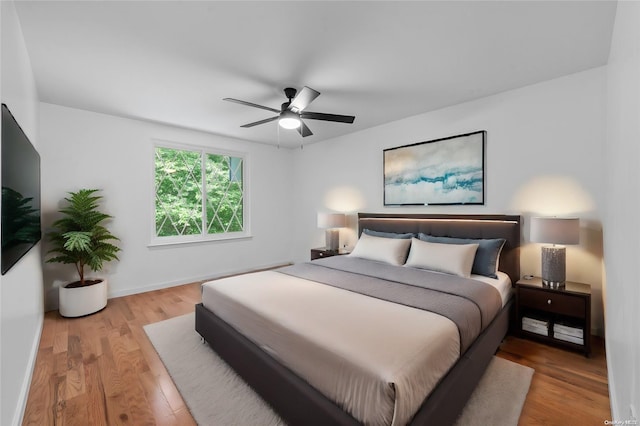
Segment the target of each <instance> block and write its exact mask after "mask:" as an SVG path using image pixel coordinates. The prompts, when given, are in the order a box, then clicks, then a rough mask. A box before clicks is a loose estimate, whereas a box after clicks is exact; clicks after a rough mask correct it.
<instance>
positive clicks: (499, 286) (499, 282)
mask: <svg viewBox="0 0 640 426" xmlns="http://www.w3.org/2000/svg"><path fill="white" fill-rule="evenodd" d="M496 275H497V276H498V278H489V277H485V276H484V275H475V274H471V278H472V279H474V280H478V281H482V282H485V283H487V284H489V285H491V286H493V287H494V288H495V289H496V290H498V292H499V293H500V298H501V299H502V307H503V308H504V306H505V305H506V304H507V302H508V301H509V299H510V298H511V295H512V293H513V290H512V288H511V278H509V275H507V274H505V273H504V272H501V271H498V272H497V273H496Z"/></svg>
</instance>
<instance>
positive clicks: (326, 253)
mask: <svg viewBox="0 0 640 426" xmlns="http://www.w3.org/2000/svg"><path fill="white" fill-rule="evenodd" d="M349 253H350V252H349V251H347V250H344V249H338V250H329V249H327V248H325V247H320V248H314V249H311V260H316V259H322V258H323V257H331V256H342V255H345V254H349Z"/></svg>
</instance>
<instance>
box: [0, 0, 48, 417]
mask: <svg viewBox="0 0 640 426" xmlns="http://www.w3.org/2000/svg"><path fill="white" fill-rule="evenodd" d="M0 15H1V24H0V33H1V36H0V38H1V39H2V47H1V52H2V53H1V56H0V68H1V72H0V73H1V75H2V77H1V83H0V97H1V98H2V102H3V103H5V104H7V106H8V107H9V109H10V110H11V112H12V113H13V115H14V117H15V118H16V120H17V121H18V123H19V124H20V126H21V127H22V129H23V130H24V132H25V133H26V134H27V136H28V137H29V139H30V140H31V143H33V145H34V146H35V147H36V149H37V150H40V143H39V140H38V96H37V92H36V85H35V81H34V78H33V72H32V69H31V63H30V61H29V56H28V54H27V50H26V47H25V44H24V38H23V36H22V30H21V28H20V22H19V21H18V17H17V15H16V11H15V8H14V4H13V2H9V1H2V2H0ZM40 250H41V244H38V245H36V246H35V247H34V248H32V249H31V251H29V253H27V254H26V255H25V256H24V257H23V258H22V259H21V260H20V261H18V263H16V264H15V265H14V266H13V267H12V268H11V269H10V270H9V271H8V272H7V274H6V275H4V276H3V277H2V282H0V348H1V352H0V363H1V366H0V383H1V384H0V395H1V396H0V400H1V401H2V403H1V408H0V424H2V425H18V424H20V423H21V422H22V416H23V413H24V406H25V403H26V398H27V393H28V390H29V383H30V381H31V373H32V371H33V365H34V362H35V358H36V353H37V350H38V343H39V340H40V331H41V330H42V318H43V310H42V308H43V289H42V262H41V253H40Z"/></svg>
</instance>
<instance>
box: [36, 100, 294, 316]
mask: <svg viewBox="0 0 640 426" xmlns="http://www.w3.org/2000/svg"><path fill="white" fill-rule="evenodd" d="M40 118H41V121H40V123H41V140H42V150H41V155H42V164H43V170H42V181H43V186H42V193H43V200H42V208H43V225H44V227H45V229H47V228H48V227H50V225H51V223H52V221H53V220H54V219H55V218H56V217H58V214H57V211H58V210H59V208H60V207H61V204H60V203H61V200H62V199H63V198H64V197H65V196H66V192H68V191H76V190H78V189H80V188H99V189H102V192H101V193H102V195H103V196H104V200H103V204H102V206H103V209H104V211H105V212H106V213H108V214H111V215H113V216H114V220H113V221H112V222H111V223H110V224H109V225H108V226H109V228H110V229H111V231H112V232H113V233H114V234H115V235H116V236H118V237H119V238H120V239H121V241H120V243H119V244H120V247H121V248H122V251H121V252H120V253H119V254H118V256H119V257H120V261H119V262H113V263H109V264H107V265H106V266H107V267H106V269H105V271H104V274H105V275H108V277H109V286H110V289H109V295H110V297H114V296H121V295H125V294H131V293H138V292H142V291H147V290H151V289H155V288H160V287H166V286H170V285H176V284H183V283H187V282H191V281H197V280H200V279H204V278H208V277H213V276H217V275H221V274H228V273H233V272H239V271H246V270H250V269H254V268H260V267H265V266H273V265H276V264H281V263H283V262H289V261H291V246H290V244H289V241H290V234H291V226H290V222H291V214H292V213H291V200H292V199H291V195H290V193H291V185H292V184H291V157H292V153H291V151H289V150H285V149H277V148H276V147H273V146H267V145H261V144H255V143H251V142H246V141H241V140H233V139H225V138H221V137H218V136H214V135H211V134H206V133H201V132H195V131H189V130H185V129H179V128H175V127H169V126H164V125H160V124H155V123H149V122H143V121H136V120H131V119H124V118H119V117H114V116H109V115H105V114H97V113H93V112H88V111H83V110H77V109H72V108H66V107H62V106H57V105H51V104H46V103H42V104H41V107H40ZM154 139H161V140H168V141H173V142H179V143H186V144H191V145H200V146H211V147H217V148H221V149H227V150H234V151H241V152H246V153H248V154H249V159H248V161H249V169H250V177H249V182H248V184H249V191H250V203H251V207H250V208H251V229H252V234H253V237H252V238H250V239H244V240H232V241H224V242H222V241H219V242H207V243H198V244H185V245H174V246H168V247H153V248H151V247H148V244H149V242H150V240H151V229H152V228H153V225H152V223H153V220H154V216H153V200H154V199H153V186H154V181H153V164H154V163H153V161H154V151H153V140H154ZM46 247H47V244H45V248H46ZM44 270H45V272H44V281H45V287H46V289H47V293H46V302H47V305H46V306H47V309H55V308H56V307H57V298H56V295H57V286H58V285H59V284H60V283H61V282H63V281H65V280H71V279H74V277H75V269H73V267H71V266H69V265H54V264H45V266H44Z"/></svg>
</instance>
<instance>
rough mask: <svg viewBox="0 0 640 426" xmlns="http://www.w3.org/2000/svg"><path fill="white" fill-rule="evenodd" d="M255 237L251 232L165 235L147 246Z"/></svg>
mask: <svg viewBox="0 0 640 426" xmlns="http://www.w3.org/2000/svg"><path fill="white" fill-rule="evenodd" d="M251 238H253V236H252V235H251V234H245V233H238V234H235V235H234V234H231V235H224V236H219V235H217V236H206V237H201V236H194V237H191V238H190V237H185V238H173V237H164V238H154V239H152V240H151V242H150V243H149V244H147V247H149V248H162V247H171V246H184V245H194V244H203V243H225V242H226V243H229V242H233V241H238V240H249V239H251Z"/></svg>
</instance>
